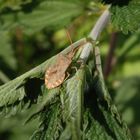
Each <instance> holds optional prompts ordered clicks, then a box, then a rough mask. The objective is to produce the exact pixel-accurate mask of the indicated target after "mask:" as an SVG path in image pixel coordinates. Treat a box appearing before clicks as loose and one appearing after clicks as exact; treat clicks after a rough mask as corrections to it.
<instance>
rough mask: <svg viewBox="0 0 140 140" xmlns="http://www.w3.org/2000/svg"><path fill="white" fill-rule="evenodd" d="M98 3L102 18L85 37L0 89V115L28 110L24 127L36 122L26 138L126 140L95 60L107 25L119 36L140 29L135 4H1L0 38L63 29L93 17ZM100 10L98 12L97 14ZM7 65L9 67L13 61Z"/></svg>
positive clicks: (110, 0) (93, 0) (77, 0)
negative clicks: (19, 32)
mask: <svg viewBox="0 0 140 140" xmlns="http://www.w3.org/2000/svg"><path fill="white" fill-rule="evenodd" d="M101 3H102V7H103V5H104V8H102V10H101V11H102V14H101V16H100V17H99V19H98V20H97V22H96V24H95V25H94V27H93V29H92V30H91V32H90V33H89V35H87V37H85V38H82V39H80V40H78V41H76V42H75V43H73V44H72V45H70V46H69V47H67V48H66V49H65V50H63V51H62V52H60V53H59V54H58V55H55V56H53V57H52V58H50V59H48V60H46V61H45V62H44V63H42V64H40V65H39V66H37V67H35V68H33V69H32V70H30V71H29V72H26V73H25V74H23V75H21V76H19V77H17V78H16V79H14V80H11V81H9V82H7V83H6V84H4V85H2V86H0V111H1V114H3V115H4V116H7V115H8V116H10V115H15V114H16V113H17V112H21V111H26V110H30V109H31V111H30V114H29V116H28V117H27V121H26V123H28V122H29V121H31V120H32V119H36V118H38V117H39V123H40V125H39V128H38V129H37V130H36V131H35V132H34V134H33V135H32V136H31V139H33V140H34V139H36V140H52V139H53V140H56V139H60V140H81V139H84V140H86V139H87V140H93V139H98V140H102V139H103V140H105V139H107V140H112V139H116V140H128V139H131V135H130V133H129V130H128V128H127V126H126V125H125V123H124V122H122V120H121V118H120V116H119V114H118V112H117V109H116V107H115V105H114V104H113V103H112V100H111V98H110V95H109V93H108V90H107V88H106V85H105V82H104V77H103V73H102V67H101V59H100V50H99V46H100V45H101V44H99V43H98V42H97V38H98V37H99V35H100V33H101V31H102V30H103V28H104V27H106V26H107V23H108V22H110V24H112V26H113V27H114V28H115V29H117V30H121V31H122V32H124V33H128V32H134V31H136V30H137V29H138V28H139V25H140V24H139V23H140V18H139V17H140V2H139V0H125V1H123V2H122V1H121V0H102V1H100V0H34V1H32V0H25V1H22V0H19V1H16V2H15V1H13V0H12V1H11V0H8V1H4V0H2V1H1V2H0V9H1V11H0V35H1V37H4V38H5V36H6V35H7V34H8V33H9V32H10V31H12V30H14V29H15V28H17V27H20V28H21V29H22V30H23V32H24V33H25V34H34V33H35V32H38V31H41V30H42V29H44V28H49V27H51V28H63V27H64V26H68V24H69V23H72V22H73V20H75V18H78V16H80V15H82V14H87V13H89V12H90V13H93V12H94V11H95V9H96V8H99V7H100V6H101ZM29 8H30V9H29ZM94 8H95V9H94ZM99 9H100V8H99ZM103 9H104V11H103ZM101 11H100V10H99V13H100V12H101ZM3 41H4V40H3ZM75 50H77V51H75ZM74 51H75V52H74ZM72 52H74V53H72ZM70 54H71V56H70ZM10 64H11V65H12V60H11V63H10ZM73 68H75V69H73ZM45 73H46V76H45ZM68 73H69V74H68ZM45 79H46V80H45Z"/></svg>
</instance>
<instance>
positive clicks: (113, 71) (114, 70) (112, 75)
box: [0, 1, 140, 140]
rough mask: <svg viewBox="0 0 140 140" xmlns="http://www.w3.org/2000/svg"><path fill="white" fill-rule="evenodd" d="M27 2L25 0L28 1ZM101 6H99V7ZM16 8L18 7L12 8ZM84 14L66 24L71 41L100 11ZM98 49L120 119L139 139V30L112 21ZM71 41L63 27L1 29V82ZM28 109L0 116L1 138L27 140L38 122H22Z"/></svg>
mask: <svg viewBox="0 0 140 140" xmlns="http://www.w3.org/2000/svg"><path fill="white" fill-rule="evenodd" d="M27 2H28V1H27ZM99 7H100V8H101V9H103V8H102V6H101V5H100V6H99ZM15 8H17V9H18V7H15ZM94 10H95V11H96V12H95V13H94V14H90V15H88V14H85V15H82V16H79V17H78V18H76V19H74V20H73V21H72V22H70V24H69V25H68V30H69V32H70V35H71V38H72V40H73V42H74V41H76V40H78V39H80V38H82V37H86V36H88V34H89V33H90V30H91V29H92V27H93V26H94V24H95V22H96V20H97V19H98V17H99V15H100V12H98V9H94ZM99 41H100V50H101V57H102V65H103V71H104V77H105V80H106V84H107V87H108V89H109V92H110V94H111V96H112V98H113V101H114V103H115V104H116V105H117V107H118V110H119V112H120V114H121V116H122V118H123V120H124V121H125V122H126V123H127V124H128V127H129V128H130V130H131V132H132V135H133V137H134V139H137V140H138V139H140V111H139V106H140V32H137V33H129V34H127V35H125V34H122V33H121V32H119V31H116V30H113V28H112V26H111V24H109V25H108V27H107V28H106V29H105V30H104V31H103V33H102V34H101V36H100V38H99ZM69 44H70V41H69V39H68V38H67V36H66V30H65V28H64V26H63V27H61V28H44V29H41V30H39V31H37V32H35V33H33V34H25V33H24V30H23V29H22V28H20V27H18V26H17V27H16V28H14V29H13V30H11V31H10V32H2V33H1V32H0V85H2V84H4V83H6V82H8V81H10V80H11V79H14V78H16V77H18V76H19V75H21V74H23V73H25V72H26V71H28V70H30V69H32V68H34V67H35V66H37V65H39V64H40V63H42V62H44V61H45V60H46V59H48V58H50V57H51V56H53V55H55V54H57V53H58V52H60V51H61V50H63V49H64V48H66V47H67V46H68V45H69ZM27 115H28V111H26V112H21V113H19V114H17V115H16V116H12V117H10V118H8V117H7V118H3V116H1V117H0V139H1V140H19V139H20V140H25V139H28V138H29V137H30V136H31V134H32V133H33V132H34V130H35V128H36V127H37V126H38V125H39V124H38V120H34V121H32V122H30V123H29V124H27V125H23V123H24V121H25V118H26V116H27Z"/></svg>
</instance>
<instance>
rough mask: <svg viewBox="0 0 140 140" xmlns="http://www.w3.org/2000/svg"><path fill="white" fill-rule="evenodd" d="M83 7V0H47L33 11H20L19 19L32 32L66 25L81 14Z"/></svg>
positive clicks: (24, 27)
mask: <svg viewBox="0 0 140 140" xmlns="http://www.w3.org/2000/svg"><path fill="white" fill-rule="evenodd" d="M83 9H84V6H83V5H82V2H81V3H80V2H77V1H76V2H73V1H64V0H53V1H52V0H47V1H44V2H42V3H40V5H39V6H38V7H37V8H36V9H35V10H33V11H32V12H31V13H24V12H20V13H19V14H18V18H19V19H18V20H19V24H20V25H21V26H22V27H23V29H24V31H25V32H27V33H30V32H34V31H38V30H41V29H43V28H45V27H48V26H54V27H56V26H57V27H64V26H65V25H66V24H67V23H69V22H70V21H71V19H72V18H74V17H76V16H78V15H80V14H81V13H82V11H83Z"/></svg>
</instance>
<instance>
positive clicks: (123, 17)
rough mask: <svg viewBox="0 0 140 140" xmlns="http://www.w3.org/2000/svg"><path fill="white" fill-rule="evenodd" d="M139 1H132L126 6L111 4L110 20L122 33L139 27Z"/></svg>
mask: <svg viewBox="0 0 140 140" xmlns="http://www.w3.org/2000/svg"><path fill="white" fill-rule="evenodd" d="M139 17H140V2H139V1H132V2H130V3H129V4H128V5H127V6H122V7H119V6H112V7H111V21H112V23H113V25H114V26H115V28H117V29H119V30H121V31H123V32H124V33H128V32H129V31H130V32H134V31H137V30H138V29H139V28H140V24H139V23H140V18H139Z"/></svg>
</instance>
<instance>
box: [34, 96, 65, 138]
mask: <svg viewBox="0 0 140 140" xmlns="http://www.w3.org/2000/svg"><path fill="white" fill-rule="evenodd" d="M60 112H61V107H60V102H58V99H57V98H55V100H54V101H53V103H52V104H51V105H50V106H49V108H48V109H47V110H46V111H43V112H42V113H41V116H40V122H41V124H40V127H39V129H38V130H37V131H35V133H34V134H33V135H32V137H31V139H32V140H46V139H47V140H51V139H58V138H59V133H60V132H61V130H62V124H61V113H60Z"/></svg>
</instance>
